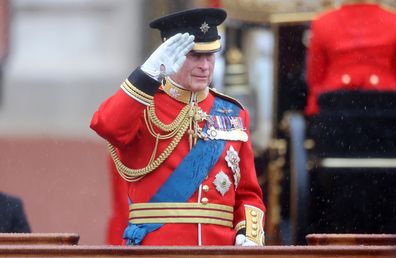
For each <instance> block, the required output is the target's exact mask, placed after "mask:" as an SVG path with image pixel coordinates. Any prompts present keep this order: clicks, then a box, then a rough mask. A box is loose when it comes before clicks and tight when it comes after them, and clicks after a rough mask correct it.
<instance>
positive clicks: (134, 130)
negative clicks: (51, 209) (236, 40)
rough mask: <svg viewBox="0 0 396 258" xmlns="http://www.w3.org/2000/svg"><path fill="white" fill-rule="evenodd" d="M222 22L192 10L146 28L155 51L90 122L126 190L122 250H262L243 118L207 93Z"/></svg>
mask: <svg viewBox="0 0 396 258" xmlns="http://www.w3.org/2000/svg"><path fill="white" fill-rule="evenodd" d="M226 15H227V14H226V12H225V11H224V10H222V9H218V8H198V9H191V10H186V11H182V12H177V13H173V14H170V15H167V16H164V17H161V18H159V19H156V20H154V21H152V22H151V23H150V27H151V28H155V29H159V30H160V32H161V38H162V40H163V43H162V44H161V45H160V46H159V47H158V48H157V49H156V50H155V51H154V52H153V53H152V54H151V56H150V57H149V58H148V59H147V60H146V61H145V62H144V64H143V65H142V66H140V67H138V68H136V69H135V70H134V71H133V72H132V74H131V75H130V76H129V77H128V78H127V79H126V80H125V81H124V82H123V83H122V84H121V86H120V89H119V90H118V91H116V92H115V94H114V95H112V96H110V97H109V98H108V99H107V100H105V101H104V102H103V103H102V104H101V105H100V107H99V108H98V110H97V111H96V112H95V113H94V115H93V118H92V120H91V125H90V126H91V128H92V129H93V130H94V131H96V133H97V134H98V135H100V136H101V137H102V138H104V139H105V140H106V141H107V142H108V146H109V150H110V153H111V156H112V158H113V160H114V163H115V165H116V167H117V170H118V172H119V174H120V176H121V177H122V178H124V179H125V180H126V181H127V182H128V202H129V223H128V226H127V227H126V229H125V231H124V235H123V238H124V239H125V243H126V244H127V245H189V246H194V245H240V246H257V245H263V244H264V229H263V227H264V221H265V205H264V203H263V200H262V192H261V188H260V186H259V184H258V181H257V177H256V171H255V167H254V157H253V151H252V146H251V142H250V133H249V131H248V128H249V114H248V112H247V110H246V109H245V108H244V107H243V106H242V105H240V104H239V102H238V101H236V100H234V99H232V98H230V97H227V96H225V95H222V94H220V93H218V92H216V91H215V90H213V89H211V88H210V87H209V85H210V83H211V80H212V75H213V69H214V65H215V56H214V53H215V52H216V51H219V50H220V48H221V44H220V36H219V35H218V31H217V26H218V25H220V24H221V23H222V22H223V21H224V20H225V19H226Z"/></svg>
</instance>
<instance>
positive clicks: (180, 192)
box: [123, 97, 240, 245]
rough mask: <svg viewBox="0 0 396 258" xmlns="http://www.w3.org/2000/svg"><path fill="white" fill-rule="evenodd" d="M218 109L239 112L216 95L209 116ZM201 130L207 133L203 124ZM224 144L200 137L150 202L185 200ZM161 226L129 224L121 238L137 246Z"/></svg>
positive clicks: (216, 159) (204, 175)
mask: <svg viewBox="0 0 396 258" xmlns="http://www.w3.org/2000/svg"><path fill="white" fill-rule="evenodd" d="M221 110H232V112H233V113H234V114H239V112H240V109H239V107H238V106H236V105H235V104H233V103H231V102H228V101H225V100H223V99H221V98H219V97H216V99H215V101H214V104H213V106H212V108H211V111H210V115H218V116H222V115H224V113H221ZM203 130H204V132H206V130H207V128H206V125H205V128H204V129H203ZM225 144H226V141H224V140H208V141H204V140H202V139H199V140H198V141H197V144H196V145H195V146H194V147H193V148H192V149H191V151H190V152H189V153H188V154H187V155H186V157H185V158H184V159H183V160H182V162H181V163H180V164H179V166H178V167H177V168H176V170H175V171H174V172H173V173H172V175H170V177H169V178H168V179H167V181H166V182H165V183H164V184H163V185H162V186H161V187H160V189H158V191H157V192H156V193H155V194H154V196H153V197H152V198H151V199H150V201H149V202H187V201H188V199H190V197H191V196H192V195H193V194H194V193H195V191H196V190H197V189H198V187H199V186H200V184H201V183H202V182H203V180H204V179H205V178H206V176H207V175H208V174H209V172H210V171H211V170H212V168H213V166H214V165H215V164H216V163H217V161H218V159H219V157H220V155H221V154H222V153H223V151H224V147H225ZM186 172H188V173H186ZM162 225H163V224H132V223H129V224H128V226H127V228H126V229H125V231H124V235H123V238H124V239H126V240H127V243H126V244H127V245H131V244H133V245H139V244H140V243H141V241H142V240H143V238H144V237H145V236H146V234H148V233H150V232H152V231H154V230H156V229H158V228H160V227H161V226H162Z"/></svg>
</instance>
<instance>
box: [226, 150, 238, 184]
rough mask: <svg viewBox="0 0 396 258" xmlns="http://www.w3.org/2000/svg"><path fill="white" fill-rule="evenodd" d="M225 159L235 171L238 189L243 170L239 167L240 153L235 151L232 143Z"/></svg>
mask: <svg viewBox="0 0 396 258" xmlns="http://www.w3.org/2000/svg"><path fill="white" fill-rule="evenodd" d="M225 160H226V161H227V165H228V167H229V168H231V170H232V172H233V173H234V184H235V189H236V188H237V187H238V184H239V180H240V179H241V171H240V169H239V161H240V160H241V159H240V158H239V156H238V153H237V152H236V151H235V149H234V147H232V145H231V146H230V148H229V149H228V151H227V155H226V157H225Z"/></svg>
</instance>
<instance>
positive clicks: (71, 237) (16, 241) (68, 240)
mask: <svg viewBox="0 0 396 258" xmlns="http://www.w3.org/2000/svg"><path fill="white" fill-rule="evenodd" d="M79 239H80V236H79V235H78V234H75V233H0V246H1V245H77V244H78V241H79Z"/></svg>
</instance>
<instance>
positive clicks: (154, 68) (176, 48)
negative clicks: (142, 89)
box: [141, 33, 194, 81]
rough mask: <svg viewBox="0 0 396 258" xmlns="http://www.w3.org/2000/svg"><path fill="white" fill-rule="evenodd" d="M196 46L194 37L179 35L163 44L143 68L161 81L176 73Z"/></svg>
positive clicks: (186, 34)
mask: <svg viewBox="0 0 396 258" xmlns="http://www.w3.org/2000/svg"><path fill="white" fill-rule="evenodd" d="M193 46H194V36H193V35H189V34H188V33H184V34H181V33H178V34H176V35H174V36H172V37H170V38H169V39H168V40H166V41H165V42H164V43H162V44H161V45H160V46H159V47H158V48H157V49H156V50H155V51H154V52H153V53H152V54H151V56H150V57H149V58H148V59H147V60H146V62H145V63H144V64H143V65H142V66H141V69H142V71H143V72H145V73H146V74H148V75H149V76H151V77H152V78H154V79H156V80H158V81H160V80H162V79H163V78H164V77H166V76H169V75H171V74H174V73H176V72H177V71H178V70H179V69H180V68H181V67H182V65H183V63H184V61H185V60H186V55H187V53H188V52H190V50H191V49H192V48H193Z"/></svg>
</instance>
